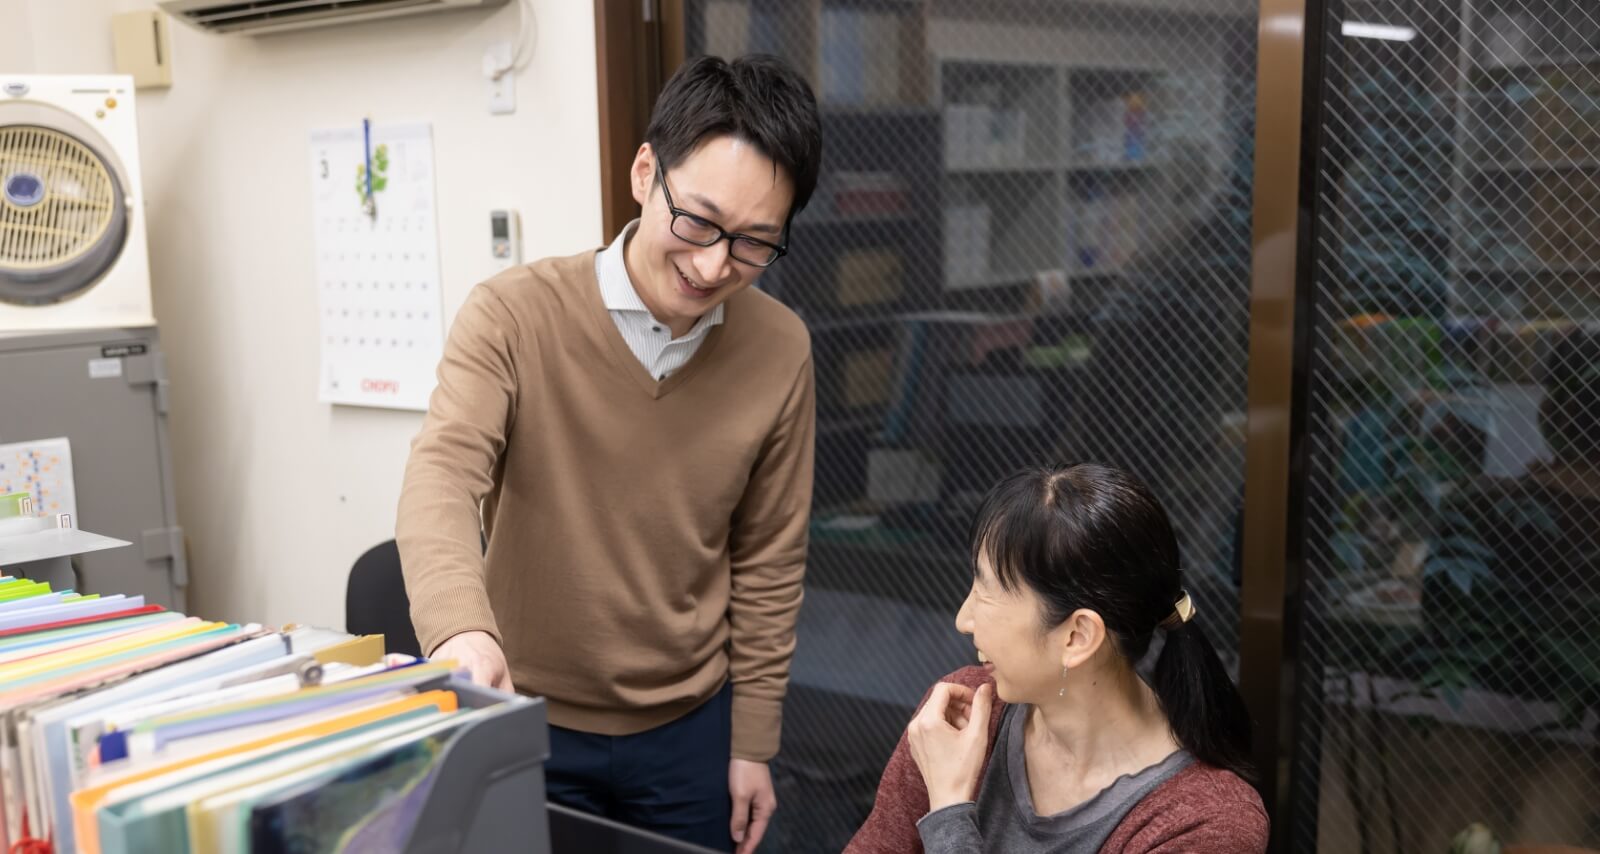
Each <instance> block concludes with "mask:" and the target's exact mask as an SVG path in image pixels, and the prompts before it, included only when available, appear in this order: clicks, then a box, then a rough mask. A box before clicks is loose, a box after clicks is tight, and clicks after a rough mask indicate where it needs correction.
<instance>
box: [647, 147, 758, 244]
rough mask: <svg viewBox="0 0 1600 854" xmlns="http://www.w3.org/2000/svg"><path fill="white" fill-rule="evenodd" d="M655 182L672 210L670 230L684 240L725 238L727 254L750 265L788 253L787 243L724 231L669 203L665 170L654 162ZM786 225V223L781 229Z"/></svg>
mask: <svg viewBox="0 0 1600 854" xmlns="http://www.w3.org/2000/svg"><path fill="white" fill-rule="evenodd" d="M656 182H657V183H659V184H660V185H661V195H662V196H663V197H665V198H666V200H667V210H668V211H670V212H671V213H672V233H673V235H675V236H676V237H677V238H678V239H679V240H682V241H683V242H685V243H692V244H694V245H695V246H715V245H717V243H719V242H721V241H723V240H726V241H728V254H730V255H732V256H733V257H734V259H735V260H737V261H740V262H743V263H745V264H749V265H750V266H752V267H770V266H772V262H774V261H776V260H778V259H779V258H782V257H783V256H784V255H785V254H787V253H788V251H789V247H788V246H787V245H783V246H779V245H778V244H776V243H768V242H767V241H765V240H762V239H761V238H759V237H751V236H750V235H748V234H739V233H738V232H733V231H724V230H723V229H722V226H720V225H717V224H716V223H714V222H712V221H711V220H709V219H706V218H705V217H703V216H697V215H695V214H692V213H689V212H688V211H686V210H684V209H682V208H680V207H678V206H677V205H674V204H673V203H672V191H671V190H669V189H667V173H666V170H664V169H662V168H661V165H660V164H656ZM788 230H789V229H788V226H787V224H785V226H784V231H785V232H787V231H788Z"/></svg>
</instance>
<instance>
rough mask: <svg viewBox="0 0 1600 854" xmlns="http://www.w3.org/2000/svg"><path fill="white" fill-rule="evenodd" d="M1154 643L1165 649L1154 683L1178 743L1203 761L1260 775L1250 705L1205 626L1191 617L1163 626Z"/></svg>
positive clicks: (1242, 773) (1244, 774) (1247, 774)
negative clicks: (1254, 759)
mask: <svg viewBox="0 0 1600 854" xmlns="http://www.w3.org/2000/svg"><path fill="white" fill-rule="evenodd" d="M1163 634H1164V635H1165V637H1164V638H1163V637H1161V635H1163ZM1163 641H1164V642H1163ZM1153 642H1154V643H1160V644H1161V649H1160V651H1159V652H1158V653H1157V656H1158V657H1157V658H1156V663H1155V668H1154V670H1153V671H1152V673H1151V674H1150V678H1149V683H1150V688H1151V689H1152V690H1153V691H1155V694H1156V699H1157V700H1159V701H1160V702H1161V709H1162V711H1164V712H1166V715H1167V723H1168V725H1169V726H1171V727H1172V734H1173V735H1174V736H1176V737H1177V739H1178V743H1179V744H1181V745H1183V748H1184V749H1185V750H1187V751H1189V752H1190V753H1191V754H1193V755H1194V757H1195V758H1196V759H1199V760H1200V761H1201V762H1204V763H1206V764H1208V765H1214V766H1216V767H1218V768H1225V769H1227V770H1229V771H1232V772H1233V773H1235V774H1238V775H1239V776H1240V777H1243V778H1244V779H1246V780H1252V779H1254V776H1255V774H1254V769H1253V768H1252V767H1251V763H1250V710H1249V709H1248V708H1246V707H1245V704H1244V697H1243V696H1241V695H1240V694H1239V689H1238V688H1237V687H1235V686H1234V684H1233V680H1232V679H1230V678H1229V677H1228V671H1227V669H1226V668H1224V667H1223V666H1222V661H1221V660H1220V659H1218V658H1217V651H1216V650H1215V649H1213V648H1212V646H1211V641H1210V640H1209V639H1208V638H1206V635H1205V632H1204V631H1202V630H1201V629H1200V625H1199V624H1198V623H1196V622H1195V621H1194V620H1189V621H1187V622H1183V623H1180V624H1178V625H1177V626H1174V627H1173V628H1169V629H1157V630H1156V638H1155V639H1154V641H1153Z"/></svg>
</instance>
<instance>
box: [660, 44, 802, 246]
mask: <svg viewBox="0 0 1600 854" xmlns="http://www.w3.org/2000/svg"><path fill="white" fill-rule="evenodd" d="M722 135H729V136H733V137H736V138H738V139H741V140H744V141H745V142H748V143H750V144H752V145H754V146H755V147H756V148H757V149H759V150H760V151H761V153H762V154H764V155H766V156H767V157H768V158H770V159H771V160H772V161H773V162H774V163H776V164H777V165H779V166H781V167H783V169H784V171H786V172H787V173H789V179H790V180H791V181H793V182H794V206H793V207H792V208H791V209H790V215H791V216H793V215H794V214H797V213H799V212H800V211H801V210H803V209H804V208H805V206H806V202H807V201H810V199H811V192H812V191H813V190H815V189H816V186H817V172H818V170H819V169H820V168H821V165H822V126H821V122H820V121H819V120H818V118H817V99H816V96H815V95H813V94H812V93H811V87H810V85H808V84H807V83H806V81H805V79H804V78H803V77H801V76H800V75H799V74H797V73H795V70H794V69H793V68H790V67H789V65H788V64H787V63H785V62H784V61H783V60H781V59H779V58H777V57H775V56H766V55H763V54H752V55H750V56H741V57H739V58H738V59H735V60H733V61H732V62H728V61H727V60H724V59H722V58H720V57H716V56H697V57H695V58H693V59H690V60H689V61H687V62H685V63H684V64H683V67H681V68H679V69H678V70H677V72H676V73H674V74H673V75H672V79H671V80H668V81H667V85H666V88H664V89H662V90H661V97H660V98H658V99H657V100H656V107H655V112H654V114H652V115H651V116H650V127H649V128H647V129H646V130H645V132H644V140H645V142H648V143H650V147H651V148H652V149H654V150H655V154H656V158H657V159H658V160H659V161H660V162H661V168H662V169H669V168H671V167H673V166H675V165H677V164H678V163H679V162H680V161H682V159H683V158H685V157H687V156H688V155H689V154H691V153H693V152H694V150H695V148H697V147H698V146H699V145H700V143H701V142H703V141H705V140H706V139H707V138H709V137H714V136H722Z"/></svg>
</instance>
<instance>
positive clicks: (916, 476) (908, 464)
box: [867, 448, 944, 505]
mask: <svg viewBox="0 0 1600 854" xmlns="http://www.w3.org/2000/svg"><path fill="white" fill-rule="evenodd" d="M943 477H944V474H943V470H942V469H941V467H940V465H939V463H938V461H936V460H932V459H929V458H928V456H927V454H925V453H923V452H922V451H920V450H917V449H914V448H912V449H905V450H902V449H898V448H874V449H872V450H870V451H868V452H867V498H868V499H870V500H872V501H875V502H877V503H879V504H883V505H894V504H928V503H932V502H934V501H938V500H939V486H940V482H941V481H942V480H943Z"/></svg>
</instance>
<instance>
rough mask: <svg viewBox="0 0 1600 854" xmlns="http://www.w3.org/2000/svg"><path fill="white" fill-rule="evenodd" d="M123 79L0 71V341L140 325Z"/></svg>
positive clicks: (139, 265) (143, 289)
mask: <svg viewBox="0 0 1600 854" xmlns="http://www.w3.org/2000/svg"><path fill="white" fill-rule="evenodd" d="M146 251H147V250H146V247H145V212H144V192H143V186H142V185H141V183H140V179H139V134H138V125H137V123H136V122H135V116H134V110H133V78H131V77H127V76H122V75H105V76H92V77H91V76H54V75H52V76H19V77H6V76H3V75H0V335H7V334H11V333H17V332H33V331H48V330H58V329H99V328H111V327H139V326H151V325H153V324H154V323H155V317H154V316H153V313H152V311H151V303H150V266H149V260H148V257H147V255H146Z"/></svg>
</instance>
